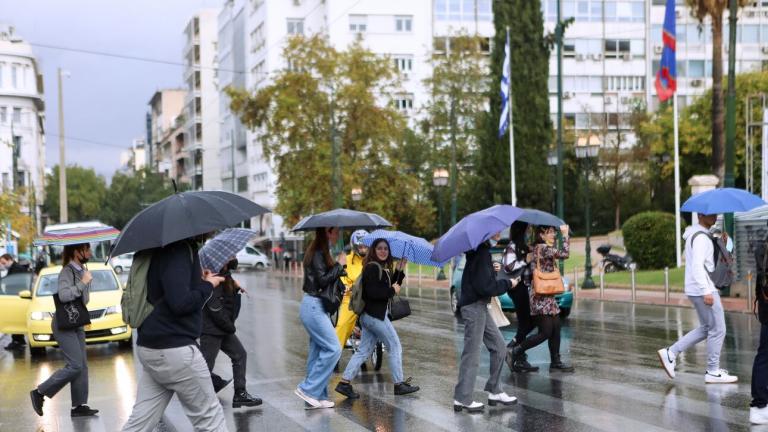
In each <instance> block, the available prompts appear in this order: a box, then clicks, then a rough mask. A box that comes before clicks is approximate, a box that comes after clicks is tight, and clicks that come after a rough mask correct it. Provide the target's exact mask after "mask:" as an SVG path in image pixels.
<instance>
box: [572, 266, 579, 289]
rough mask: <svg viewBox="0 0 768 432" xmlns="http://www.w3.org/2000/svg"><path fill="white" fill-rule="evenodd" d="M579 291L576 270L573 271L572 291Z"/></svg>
mask: <svg viewBox="0 0 768 432" xmlns="http://www.w3.org/2000/svg"><path fill="white" fill-rule="evenodd" d="M578 290H579V274H578V273H577V272H576V268H574V269H573V291H578Z"/></svg>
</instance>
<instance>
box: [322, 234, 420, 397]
mask: <svg viewBox="0 0 768 432" xmlns="http://www.w3.org/2000/svg"><path fill="white" fill-rule="evenodd" d="M405 263H406V260H400V262H399V263H398V264H397V270H394V271H393V265H392V255H390V253H389V243H388V242H387V241H386V240H384V239H381V238H380V239H376V240H375V241H374V242H373V244H372V245H371V247H370V248H368V255H366V257H365V260H364V261H363V273H362V276H361V277H362V278H363V279H362V288H363V300H364V301H365V308H364V310H363V313H362V314H361V315H360V327H361V330H362V335H361V336H360V339H361V340H360V349H358V350H357V352H356V353H355V355H353V356H352V358H351V359H350V360H349V363H348V364H347V368H346V369H345V370H344V374H343V375H342V379H341V381H340V382H339V384H338V385H337V386H336V391H337V392H339V393H341V394H343V395H344V396H346V397H348V398H350V399H357V398H358V397H360V395H359V394H357V393H355V390H354V389H353V388H352V384H351V383H350V381H352V379H353V378H355V376H356V375H357V374H358V372H360V366H362V364H363V363H364V362H365V360H366V359H367V358H368V357H370V356H371V354H372V353H373V350H374V348H375V347H376V341H377V340H381V341H383V342H384V344H385V345H386V346H387V354H388V358H389V367H390V369H391V371H392V381H393V382H394V383H395V395H398V396H399V395H406V394H409V393H414V392H416V391H418V390H419V387H418V386H413V385H411V384H410V381H411V379H410V378H408V379H407V380H403V349H402V347H401V346H400V338H399V337H397V332H396V331H395V328H394V327H393V326H392V322H391V321H390V320H389V318H388V317H387V306H388V304H389V299H391V298H392V297H393V296H394V295H395V294H398V293H399V292H400V284H401V283H402V282H403V278H404V277H405V273H404V272H403V267H404V266H405Z"/></svg>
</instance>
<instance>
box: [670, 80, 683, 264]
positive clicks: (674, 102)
mask: <svg viewBox="0 0 768 432" xmlns="http://www.w3.org/2000/svg"><path fill="white" fill-rule="evenodd" d="M672 111H673V125H674V126H673V128H674V141H675V144H674V148H675V155H674V157H675V162H674V164H675V265H676V266H677V268H680V267H681V266H682V265H683V258H682V254H681V247H682V244H681V239H682V234H681V230H682V227H681V222H680V141H679V137H678V128H677V121H678V116H677V92H675V93H672Z"/></svg>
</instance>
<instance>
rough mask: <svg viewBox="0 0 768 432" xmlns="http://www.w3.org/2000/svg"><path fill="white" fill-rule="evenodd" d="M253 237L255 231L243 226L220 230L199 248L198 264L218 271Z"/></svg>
mask: <svg viewBox="0 0 768 432" xmlns="http://www.w3.org/2000/svg"><path fill="white" fill-rule="evenodd" d="M254 237H256V232H255V231H251V230H248V229H243V228H230V229H226V230H224V231H222V232H221V233H220V234H219V235H217V236H216V237H214V238H212V239H211V240H209V241H208V242H207V243H206V244H205V246H203V247H202V248H200V252H199V255H200V265H201V266H202V267H203V268H204V269H208V270H210V271H213V272H218V271H219V270H221V268H222V267H224V264H226V263H227V262H229V260H230V259H231V258H232V257H234V256H235V255H237V252H239V251H240V249H242V248H244V247H245V245H246V244H248V242H249V241H250V240H251V239H253V238H254Z"/></svg>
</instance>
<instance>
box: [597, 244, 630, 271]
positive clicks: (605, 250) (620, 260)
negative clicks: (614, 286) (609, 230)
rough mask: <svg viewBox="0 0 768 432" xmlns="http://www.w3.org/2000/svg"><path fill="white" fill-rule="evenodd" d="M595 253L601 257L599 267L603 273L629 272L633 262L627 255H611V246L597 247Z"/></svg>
mask: <svg viewBox="0 0 768 432" xmlns="http://www.w3.org/2000/svg"><path fill="white" fill-rule="evenodd" d="M597 253H599V254H600V255H602V257H603V259H602V260H601V261H600V265H601V266H602V268H603V272H605V273H614V272H617V271H625V270H629V266H630V264H632V262H633V261H632V257H631V256H630V255H629V254H625V255H624V256H620V255H617V254H612V253H611V245H607V244H606V245H602V246H600V247H598V248H597Z"/></svg>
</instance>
